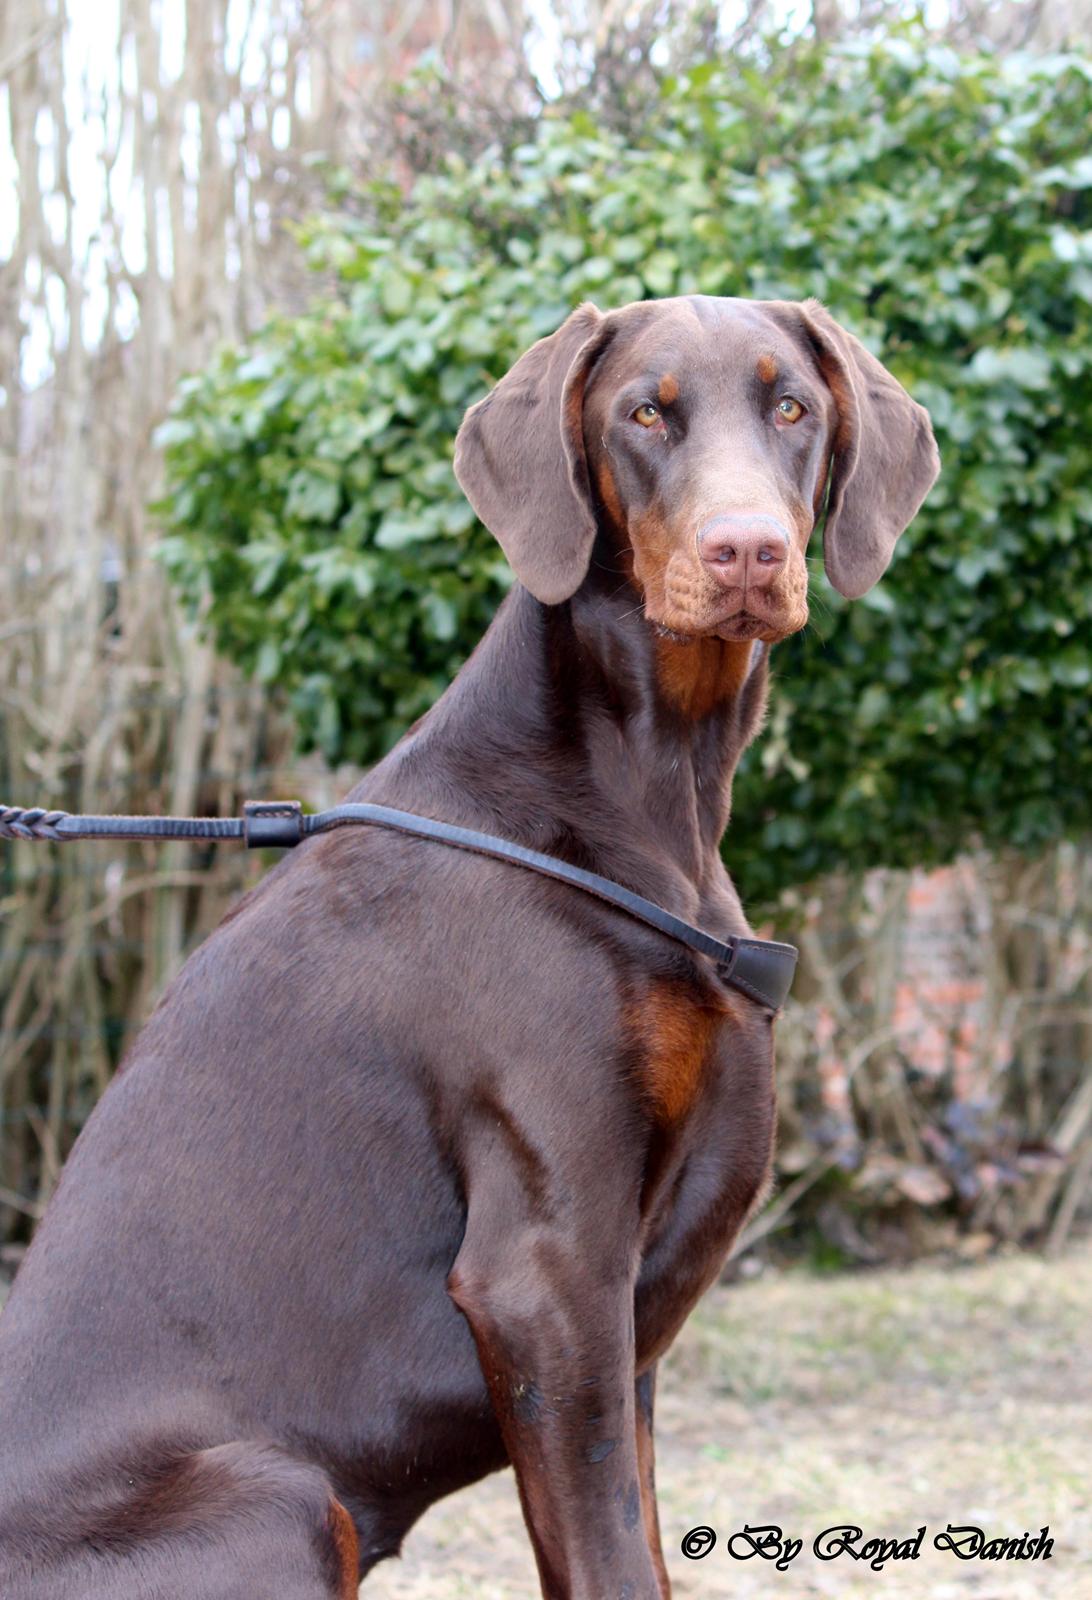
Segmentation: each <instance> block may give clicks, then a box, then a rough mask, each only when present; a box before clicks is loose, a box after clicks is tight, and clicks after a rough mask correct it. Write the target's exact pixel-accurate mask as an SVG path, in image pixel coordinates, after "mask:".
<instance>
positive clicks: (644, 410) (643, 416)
mask: <svg viewBox="0 0 1092 1600" xmlns="http://www.w3.org/2000/svg"><path fill="white" fill-rule="evenodd" d="M633 420H634V422H639V423H640V424H641V427H642V428H651V427H652V426H653V425H654V424H655V423H657V422H659V420H660V413H659V411H657V409H656V407H655V406H654V405H653V404H652V403H651V401H649V400H645V401H644V402H643V403H642V404H641V405H639V406H638V407H637V409H636V411H635V412H634V413H633Z"/></svg>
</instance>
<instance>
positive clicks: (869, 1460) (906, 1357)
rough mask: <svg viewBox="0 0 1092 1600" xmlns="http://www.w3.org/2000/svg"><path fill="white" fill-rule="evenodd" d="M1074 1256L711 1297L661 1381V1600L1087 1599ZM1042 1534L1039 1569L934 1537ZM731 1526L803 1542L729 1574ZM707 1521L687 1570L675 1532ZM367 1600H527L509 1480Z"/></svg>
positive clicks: (529, 1593)
mask: <svg viewBox="0 0 1092 1600" xmlns="http://www.w3.org/2000/svg"><path fill="white" fill-rule="evenodd" d="M1090 1356H1092V1245H1090V1244H1088V1243H1086V1244H1084V1245H1082V1246H1080V1247H1076V1248H1074V1249H1073V1250H1072V1251H1071V1252H1070V1253H1069V1254H1068V1255H1067V1256H1065V1257H1064V1258H1063V1259H1061V1260H1059V1261H1055V1262H1051V1263H1045V1262H1042V1261H1039V1260H1036V1259H1034V1258H1032V1257H1027V1256H1010V1257H1007V1258H1003V1259H999V1260H994V1261H990V1262H987V1263H984V1264H980V1265H977V1266H973V1267H970V1266H968V1267H955V1268H951V1267H949V1268H940V1267H931V1266H925V1267H917V1268H912V1269H904V1270H901V1271H889V1272H882V1273H877V1274H875V1275H869V1276H843V1277H830V1278H817V1277H815V1276H813V1275H810V1274H805V1273H803V1272H801V1273H799V1274H798V1273H789V1274H782V1275H779V1276H776V1277H769V1278H763V1279H759V1280H757V1281H755V1282H751V1283H745V1284H740V1285H737V1286H734V1287H731V1288H726V1289H718V1290H716V1291H714V1293H712V1294H711V1295H709V1296H708V1297H707V1299H706V1300H705V1301H704V1303H703V1304H702V1306H701V1308H700V1310H699V1311H698V1312H697V1314H696V1315H695V1316H694V1318H693V1319H692V1321H691V1323H690V1324H689V1326H688V1328H687V1329H686V1331H685V1333H684V1334H683V1336H682V1338H681V1339H680V1340H679V1343H678V1345H677V1347H676V1349H675V1350H674V1352H673V1353H672V1355H671V1357H670V1359H669V1361H668V1363H667V1364H666V1367H665V1370H664V1372H663V1375H662V1378H661V1387H660V1401H659V1407H658V1411H659V1415H658V1421H657V1441H658V1449H657V1454H658V1468H659V1481H660V1506H661V1516H662V1519H663V1529H664V1543H665V1548H666V1551H667V1562H668V1568H669V1570H670V1572H671V1575H672V1580H673V1584H674V1592H675V1595H676V1596H677V1597H679V1600H682V1597H688V1600H720V1597H722V1596H723V1597H724V1600H729V1597H732V1600H736V1597H739V1600H744V1597H747V1600H749V1597H751V1596H756V1595H762V1596H764V1597H766V1596H769V1597H771V1600H773V1597H776V1600H811V1597H813V1596H836V1597H837V1600H858V1597H864V1596H868V1597H869V1600H876V1597H878V1596H881V1595H882V1596H884V1597H887V1596H891V1595H894V1596H898V1597H899V1600H961V1597H963V1596H969V1597H974V1600H1039V1597H1044V1600H1049V1597H1054V1596H1063V1595H1064V1596H1065V1597H1066V1600H1092V1371H1090ZM949 1522H950V1523H952V1524H957V1525H962V1524H975V1525H977V1526H979V1527H981V1528H983V1530H984V1531H985V1532H986V1534H987V1536H989V1537H991V1538H992V1537H1001V1536H1005V1537H1019V1536H1020V1535H1021V1534H1022V1533H1024V1532H1025V1530H1029V1531H1031V1532H1032V1533H1036V1534H1037V1533H1038V1530H1039V1529H1040V1528H1041V1527H1042V1526H1043V1525H1044V1524H1049V1527H1050V1533H1051V1536H1052V1537H1053V1539H1054V1551H1053V1555H1052V1557H1051V1559H1050V1560H1048V1561H1045V1562H1043V1561H1034V1562H1020V1561H1003V1562H999V1561H983V1560H970V1561H961V1560H959V1559H958V1558H957V1557H956V1556H955V1555H954V1554H952V1553H951V1552H950V1551H939V1550H936V1549H934V1548H933V1547H932V1540H933V1538H934V1536H935V1535H936V1534H937V1533H941V1532H943V1530H944V1529H945V1527H946V1525H947V1524H948V1523H949ZM745 1523H750V1524H752V1525H758V1524H770V1523H777V1524H780V1525H781V1527H782V1528H783V1529H784V1531H785V1533H786V1534H787V1535H792V1536H795V1537H797V1538H803V1541H804V1544H803V1549H802V1551H801V1553H800V1554H799V1556H798V1557H797V1558H796V1560H795V1561H793V1562H792V1564H791V1565H790V1566H789V1567H788V1568H787V1569H786V1570H785V1571H781V1572H779V1571H777V1570H776V1568H775V1567H774V1566H773V1564H772V1563H767V1562H765V1561H762V1560H760V1559H758V1558H754V1559H752V1560H750V1561H749V1562H746V1563H744V1562H741V1561H737V1560H733V1559H732V1557H731V1556H730V1555H729V1554H728V1553H727V1551H726V1550H725V1549H724V1547H723V1546H724V1542H725V1541H726V1539H727V1536H728V1535H730V1534H731V1533H733V1532H735V1531H736V1530H738V1529H740V1528H742V1527H743V1525H744V1524H745ZM844 1523H853V1524H856V1525H858V1526H860V1527H861V1528H862V1529H863V1530H864V1532H865V1537H868V1536H869V1535H877V1536H880V1537H883V1538H899V1539H905V1538H908V1537H911V1536H913V1535H914V1534H915V1533H916V1531H917V1529H918V1527H919V1526H920V1525H921V1524H922V1523H924V1524H925V1525H926V1529H927V1532H926V1535H925V1538H924V1540H923V1542H922V1548H921V1554H920V1557H919V1558H918V1559H917V1560H916V1561H908V1562H905V1563H895V1564H892V1565H889V1566H887V1567H886V1568H885V1569H884V1570H883V1571H882V1572H873V1571H871V1570H870V1569H869V1568H868V1566H867V1564H866V1563H865V1562H863V1561H862V1562H858V1563H853V1562H852V1561H851V1560H850V1559H849V1557H848V1556H841V1557H839V1558H838V1559H837V1560H835V1561H833V1562H830V1563H826V1564H824V1563H821V1562H820V1561H818V1560H817V1559H816V1558H815V1556H814V1555H813V1554H812V1553H811V1541H812V1540H813V1539H814V1537H815V1536H816V1535H817V1534H818V1533H820V1532H821V1531H822V1530H823V1529H825V1528H829V1527H831V1526H832V1525H834V1524H844ZM699 1525H707V1526H709V1527H712V1528H713V1529H715V1530H716V1531H717V1533H718V1535H719V1539H718V1543H717V1545H716V1546H715V1547H714V1548H713V1549H712V1550H711V1551H710V1553H709V1554H708V1555H707V1556H706V1557H705V1559H703V1560H701V1561H688V1560H687V1559H686V1558H685V1557H684V1556H683V1555H682V1553H681V1551H680V1542H681V1540H682V1538H683V1536H684V1534H686V1532H687V1531H688V1530H689V1529H691V1528H694V1527H697V1526H699ZM361 1594H362V1596H365V1597H366V1600H457V1597H463V1596H473V1597H474V1600H538V1596H539V1589H538V1586H537V1584H536V1582H535V1578H534V1569H533V1565H532V1561H531V1557H530V1553H529V1549H528V1546H527V1541H526V1537H525V1535H524V1533H523V1528H522V1524H521V1522H520V1518H519V1508H518V1505H517V1501H516V1494H515V1487H514V1484H513V1481H512V1477H511V1474H510V1473H503V1474H499V1475H498V1476H496V1477H494V1478H491V1479H487V1480H486V1481H485V1482H484V1483H481V1484H478V1485H476V1486H475V1487H474V1488H472V1489H469V1490H466V1491H465V1492H464V1493H462V1494H460V1495H457V1496H454V1497H453V1498H452V1499H450V1500H448V1501H446V1502H444V1503H443V1504H441V1505H440V1506H437V1507H435V1508H434V1509H433V1510H432V1511H431V1512H430V1513H429V1514H428V1515H427V1516H426V1517H425V1518H424V1519H423V1520H422V1521H421V1523H419V1524H418V1526H417V1528H416V1529H415V1530H414V1531H413V1533H412V1534H411V1535H410V1537H409V1538H408V1539H407V1541H406V1545H405V1548H404V1552H403V1555H402V1558H401V1559H400V1560H399V1561H393V1562H387V1563H384V1565H383V1566H381V1567H379V1568H378V1569H377V1570H376V1572H375V1573H374V1574H373V1575H372V1577H371V1578H370V1579H369V1580H368V1582H367V1583H366V1584H365V1585H364V1587H363V1589H362V1590H361Z"/></svg>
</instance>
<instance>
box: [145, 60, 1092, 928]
mask: <svg viewBox="0 0 1092 1600" xmlns="http://www.w3.org/2000/svg"><path fill="white" fill-rule="evenodd" d="M1090 127H1092V62H1090V61H1088V60H1086V59H1083V58H1079V57H1076V56H1072V55H1069V56H1058V57H1048V58H1043V57H1040V58H1030V57H1022V56H1016V57H1010V58H1008V59H1007V60H999V59H995V58H992V57H979V56H971V57H968V56H961V55H957V54H956V53H954V52H953V51H952V50H950V49H948V48H946V47H940V46H937V45H931V44H929V43H928V42H927V41H925V40H923V39H922V38H920V37H917V36H915V35H912V34H908V35H906V36H905V37H901V38H898V39H894V40H888V41H887V42H885V43H883V44H880V45H869V46H865V45H849V46H843V47H838V48H834V49H822V48H820V47H817V46H805V47H801V46H799V45H797V46H795V47H793V48H791V49H790V48H787V47H783V46H772V47H770V49H769V51H768V53H767V54H766V55H765V56H764V57H763V60H762V62H761V63H757V62H756V63H754V64H752V65H741V64H740V63H739V62H725V63H709V64H706V65H702V66H699V67H697V68H695V69H694V70H693V71H691V72H689V73H687V74H686V75H685V77H682V78H677V79H672V80H669V81H666V82H664V84H663V85H662V89H661V93H660V96H659V99H658V100H657V101H656V102H655V103H654V104H650V105H649V106H648V108H647V114H646V116H645V118H644V120H643V123H642V125H641V130H640V132H639V133H638V135H637V136H636V137H632V138H631V139H630V140H629V142H628V144H627V143H625V142H623V140H622V139H621V138H620V136H618V135H617V134H614V133H609V132H606V131H603V130H601V129H600V128H598V127H597V126H596V125H595V124H594V123H593V121H592V119H591V118H590V116H589V115H588V114H587V113H586V112H577V113H574V114H569V115H566V116H564V117H562V116H560V115H558V116H550V115H547V116H545V117H544V118H543V119H542V120H541V123H540V124H539V127H538V132H537V136H536V138H535V139H534V141H533V142H531V143H524V144H519V145H516V146H515V147H514V148H511V149H498V150H496V151H495V152H493V153H491V154H490V155H489V156H487V157H485V158H483V159H481V160H479V161H476V162H475V163H473V164H472V165H467V164H466V163H464V162H461V161H460V160H458V159H456V158H454V157H452V158H451V159H450V161H449V163H448V166H447V168H446V170H444V171H443V172H441V173H439V174H435V175H431V176H429V177H427V178H422V179H419V180H418V181H417V182H416V184H415V186H414V187H413V190H412V192H411V194H410V195H409V196H408V198H407V197H405V196H404V195H402V194H401V193H400V192H399V191H398V190H397V189H396V188H395V187H394V186H388V187H384V186H380V185H376V186H372V187H371V188H370V190H369V191H368V192H367V194H366V196H365V200H366V208H365V209H366V212H367V216H368V220H367V221H361V220H360V219H359V212H360V210H361V207H360V206H357V208H356V210H357V212H358V216H357V217H356V218H354V217H351V216H345V215H341V216H332V217H327V218H323V219H321V220H320V221H318V222H316V223H313V224H311V225H309V227H308V228H307V229H306V230H304V232H303V238H302V244H303V247H304V248H305V249H306V250H307V252H308V255H309V258H310V260H311V262H312V264H313V265H314V266H315V267H316V268H317V269H319V270H320V271H321V272H322V273H323V275H324V276H323V278H322V280H321V281H322V282H324V283H325V284H327V285H332V286H331V287H328V288H326V289H325V290H324V291H323V292H321V293H318V294H317V297H316V300H315V303H314V304H313V305H312V306H311V308H310V309H309V310H308V311H307V312H306V313H305V314H303V315H301V316H295V317H291V318H288V317H280V318H275V319H274V320H273V321H272V322H271V323H270V324H269V325H268V326H267V327H266V328H265V329H263V330H262V331H261V332H260V333H259V334H258V335H257V336H256V337H255V338H254V339H253V340H252V341H251V342H250V343H249V345H248V346H247V347H245V348H243V349H237V350H229V351H225V352H223V353H222V354H221V355H220V356H219V358H218V359H217V360H216V361H215V363H214V364H213V365H212V366H211V367H210V368H209V370H208V371H206V372H204V373H201V374H199V375H197V376H195V377H192V378H190V379H188V380H187V381H186V382H185V383H184V384H183V385H182V386H181V389H180V391H179V395H178V399H177V403H176V405H175V407H174V409H173V411H172V415H171V417H170V419H169V420H168V421H167V423H166V424H165V425H164V426H163V428H162V430H161V433H160V438H161V440H162V443H163V445H164V446H165V449H166V461H167V474H168V491H167V495H166V498H165V500H164V501H163V503H162V513H163V515H164V517H165V520H166V523H167V525H168V537H167V538H166V539H165V541H164V546H163V554H164V558H165V560H166V561H167V563H168V565H169V568H170V571H171V572H172V574H173V575H174V578H175V579H176V580H177V583H178V584H179V585H180V587H181V590H182V592H183V593H184V594H185V595H186V596H187V597H188V599H189V600H190V601H191V602H192V603H194V604H195V605H196V604H199V603H204V604H206V605H207V607H208V610H207V617H208V625H209V627H210V629H211V631H212V633H213V636H214V637H215V639H216V641H217V643H218V645H219V647H220V648H221V649H222V650H224V651H225V652H226V653H227V654H228V655H229V656H231V657H233V658H235V659H236V660H237V661H239V662H241V663H242V665H243V666H244V667H245V668H246V669H247V670H249V671H252V672H254V673H256V674H257V676H258V677H259V678H260V679H262V680H263V681H265V682H268V683H270V684H273V683H276V684H279V685H283V686H284V688H285V689H286V691H287V694H288V698H289V700H290V702H291V705H292V708H293V711H294V713H295V715H296V718H297V719H298V725H299V729H300V736H301V740H302V742H303V744H304V746H305V747H311V746H317V747H319V748H320V749H321V750H323V751H324V752H325V754H326V755H327V756H329V757H330V758H331V759H338V760H350V761H355V762H368V761H371V760H373V759H374V758H376V757H377V756H378V755H380V754H381V753H382V751H383V750H384V749H385V748H387V747H388V746H389V744H390V743H391V742H392V741H393V740H394V739H395V738H396V737H397V735H398V734H399V732H400V731H401V730H402V729H403V727H404V726H405V725H406V723H407V722H408V721H409V720H410V719H411V718H413V717H414V716H416V715H417V714H419V713H420V712H421V711H422V710H423V709H424V708H425V707H426V706H427V705H428V704H430V702H431V701H432V700H433V699H434V698H435V697H436V695H437V694H438V693H439V692H440V690H441V689H442V688H443V686H444V684H445V683H446V682H447V680H448V679H449V678H450V676H451V674H452V673H453V672H454V671H455V670H456V668H457V667H458V665H459V663H460V661H461V660H462V659H463V658H464V656H465V655H466V653H467V651H468V649H469V648H470V646H471V645H472V644H473V642H474V640H475V639H476V638H477V637H478V635H479V634H480V632H481V630H482V628H483V627H484V626H485V624H486V622H487V621H488V618H489V616H490V614H491V612H492V610H493V609H494V607H495V605H496V603H497V601H498V599H499V597H500V596H501V594H502V593H503V590H504V587H505V585H506V583H507V582H508V581H509V578H508V573H507V569H506V567H505V565H504V562H503V560H502V558H501V556H500V553H499V551H498V549H497V548H496V546H495V545H494V544H493V543H492V541H491V540H490V539H489V537H488V535H487V534H486V533H485V532H484V530H483V529H482V528H481V527H480V526H478V525H476V524H475V522H474V519H473V517H472V514H471V512H470V510H469V507H468V506H467V504H466V502H465V500H464V499H463V497H462V495H461V494H460V492H459V490H458V488H457V486H456V484H455V480H454V478H453V476H452V472H451V451H452V441H453V437H454V434H455V430H456V428H457V426H458V423H459V420H460V418H461V416H462V413H463V411H464V409H465V407H466V406H467V405H468V404H469V403H470V402H471V401H473V400H475V399H477V398H478V397H479V396H480V395H481V394H482V393H483V392H484V391H485V390H486V389H487V388H488V386H489V385H490V384H491V383H492V382H494V381H495V380H496V379H497V378H498V377H499V376H500V375H501V374H502V373H503V372H504V371H505V369H506V368H507V367H508V366H509V364H510V363H511V362H512V361H513V359H514V358H515V357H516V356H517V355H518V354H519V352H520V351H521V350H522V349H523V348H525V347H526V345H527V344H529V343H530V342H531V341H532V340H534V339H535V338H537V337H539V336H540V335H541V334H543V333H545V332H548V331H550V330H552V329H553V328H554V327H555V326H557V324H558V323H559V322H560V321H561V320H562V318H563V317H564V316H565V315H566V313H567V312H568V311H569V310H570V309H571V307H572V306H573V305H574V304H576V303H577V302H578V301H580V300H582V299H592V300H595V301H596V302H597V303H598V304H599V305H600V306H601V307H604V308H605V307H608V306H611V305H615V304H621V303H623V302H625V301H628V300H633V299H638V298H642V297H645V296H655V295H665V294H676V293H680V292H681V293H691V292H699V293H704V294H727V295H748V296H756V297H760V298H761V297H774V296H777V297H788V298H801V297H804V296H806V295H818V296H819V297H821V298H822V299H823V300H824V301H825V302H826V304H827V305H828V306H829V307H830V309H831V311H832V312H833V313H834V315H835V316H837V317H838V318H839V319H840V320H841V321H843V322H844V323H845V324H846V326H848V327H850V328H852V329H853V330H854V331H855V332H856V333H858V334H859V335H860V336H861V337H862V338H864V339H865V340H866V341H867V342H868V343H869V345H870V346H871V347H872V348H873V349H874V350H875V351H876V352H877V353H878V354H880V355H881V356H882V357H883V359H884V360H885V361H886V362H887V363H888V365H889V366H890V367H891V368H892V370H893V371H894V372H895V373H896V375H897V376H898V377H899V378H900V379H901V380H902V381H903V382H904V383H905V384H906V385H907V386H908V388H910V390H911V391H912V392H913V394H914V395H915V397H916V398H917V399H919V400H921V401H922V402H923V403H924V404H925V405H927V406H928V407H929V409H930V410H931V412H932V414H933V418H934V422H935V425H936V430H937V434H938V438H939V440H940V446H941V453H942V457H943V461H944V468H943V472H942V476H941V481H940V483H939V485H938V486H937V488H936V489H935V490H934V492H933V493H932V495H931V496H930V498H929V501H928V502H927V505H926V507H925V510H924V511H923V512H922V514H921V515H920V516H919V518H918V520H917V522H916V523H915V525H914V527H913V529H912V530H911V531H910V533H909V534H908V535H907V536H906V537H905V538H904V540H903V541H902V543H901V545H900V547H899V550H898V551H897V553H896V559H895V562H894V564H893V566H892V568H891V570H890V572H889V574H888V576H887V578H886V579H885V581H884V582H883V584H882V585H881V586H880V587H879V588H878V589H877V590H875V591H874V592H873V593H872V595H870V596H869V597H867V598H866V599H865V600H863V601H858V602H856V603H855V604H853V605H847V604H845V603H844V602H842V601H841V600H840V599H839V598H838V597H837V596H836V595H834V594H833V592H832V591H831V590H830V589H829V588H828V587H827V585H826V583H825V580H824V579H823V578H822V576H821V574H820V573H819V571H818V568H819V563H818V562H815V563H813V566H814V567H815V569H816V573H815V576H814V577H813V583H812V587H813V622H812V625H811V626H810V627H809V629H808V630H807V632H806V633H805V634H804V635H801V636H800V637H798V638H797V639H795V640H793V641H791V642H790V643H788V644H786V645H783V646H780V647H779V648H778V650H777V651H776V653H775V657H774V663H775V673H776V679H777V682H776V687H775V691H774V695H773V700H772V707H773V709H772V713H771V719H770V725H769V727H768V730H767V732H766V734H765V736H764V737H763V739H762V740H761V741H760V742H759V743H758V744H757V745H756V746H755V748H754V749H753V750H752V752H751V753H750V754H749V756H748V758H747V760H746V763H745V767H744V770H743V771H742V772H741V774H740V778H739V782H738V785H737V790H736V805H735V813H736V820H735V821H734V823H733V827H732V829H731V831H730V833H729V836H728V847H727V855H728V858H729V861H730V863H731V865H732V866H733V869H734V870H735V871H736V872H737V875H738V878H739V881H740V883H741V885H742V887H743V888H744V890H745V891H746V892H747V893H748V894H749V895H750V896H751V898H752V900H756V899H757V900H763V899H767V898H769V897H772V896H773V895H774V894H775V893H776V892H777V891H778V890H779V889H780V888H783V887H784V886H786V885H790V884H794V883H800V882H803V881H806V880H809V879H811V878H812V877H814V876H816V875H817V874H820V873H822V872H824V871H827V870H830V869H832V868H836V867H837V868H844V867H847V866H849V867H853V866H860V867H865V866H871V865H874V864H879V863H888V864H893V865H900V864H909V863H928V862H932V861H938V860H941V859H944V858H946V857H948V856H950V855H951V854H952V853H953V852H954V851H956V850H957V849H959V848H961V847H963V846H965V845H966V844H967V843H968V842H970V841H982V842H984V843H986V844H989V845H1005V844H1011V845H1014V846H1016V847H1019V848H1022V849H1030V848H1035V847H1037V846H1039V845H1041V844H1042V843H1043V842H1045V841H1047V840H1049V839H1052V838H1055V837H1057V836H1059V835H1062V834H1065V833H1073V832H1074V831H1077V830H1081V829H1084V828H1086V827H1087V824H1088V798H1087V797H1088V794H1089V792H1090V790H1092V731H1090V725H1089V715H1088V690H1089V683H1090V681H1092V638H1090V634H1092V630H1090V620H1092V443H1090V441H1092V154H1090V153H1089V128H1090Z"/></svg>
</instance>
